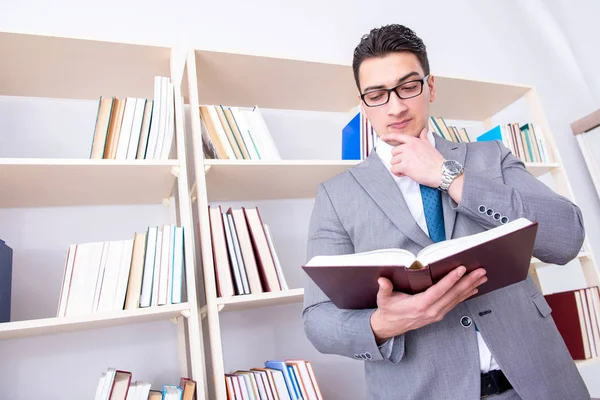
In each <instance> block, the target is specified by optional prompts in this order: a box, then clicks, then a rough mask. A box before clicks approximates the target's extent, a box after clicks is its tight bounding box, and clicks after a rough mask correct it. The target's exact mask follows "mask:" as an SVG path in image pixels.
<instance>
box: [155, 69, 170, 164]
mask: <svg viewBox="0 0 600 400" xmlns="http://www.w3.org/2000/svg"><path fill="white" fill-rule="evenodd" d="M160 85H161V89H160V91H161V97H160V121H159V124H158V135H157V137H156V147H155V148H154V151H153V153H152V159H154V160H158V159H159V158H160V155H161V152H162V148H163V143H164V141H165V136H166V135H167V129H168V126H169V109H168V108H169V78H167V77H164V76H163V77H161V78H160Z"/></svg>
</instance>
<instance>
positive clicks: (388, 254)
mask: <svg viewBox="0 0 600 400" xmlns="http://www.w3.org/2000/svg"><path fill="white" fill-rule="evenodd" d="M537 228H538V224H537V222H531V221H529V220H527V219H526V218H520V219H517V220H515V221H512V222H509V223H507V224H504V225H501V226H498V227H496V228H493V229H490V230H488V231H484V232H481V233H478V234H474V235H470V236H465V237H461V238H457V239H451V240H446V241H444V242H439V243H434V244H432V245H430V246H427V247H425V248H424V249H423V250H421V251H420V252H419V254H417V255H416V256H415V255H414V254H412V253H410V252H409V251H406V250H403V249H381V250H374V251H369V252H364V253H356V254H346V255H337V256H315V257H313V258H312V259H311V260H310V261H309V262H308V263H306V264H305V265H303V266H302V269H304V271H306V273H307V274H308V275H309V277H310V278H311V279H312V280H313V281H314V282H315V284H316V285H317V286H319V288H320V289H321V290H322V291H323V292H324V293H325V294H326V295H327V296H328V297H329V298H330V299H331V301H332V302H333V303H334V304H335V305H336V306H337V307H338V308H343V309H364V308H374V307H376V306H377V292H378V290H379V285H378V283H377V279H379V277H382V276H383V277H386V278H388V279H390V280H391V281H392V283H393V285H394V289H395V290H396V291H399V292H403V293H407V294H416V293H420V292H423V291H425V290H426V289H427V288H429V287H430V286H432V285H433V284H435V283H437V282H438V281H440V280H441V279H442V278H443V277H444V276H445V275H446V274H448V272H450V271H452V270H453V269H455V268H456V267H458V266H460V265H464V266H465V267H466V268H467V273H469V272H471V271H473V270H475V269H477V268H480V267H483V268H485V270H486V272H487V278H488V281H487V282H486V283H484V284H482V285H480V286H479V287H478V290H479V292H478V293H477V294H476V295H475V296H474V297H476V296H481V295H483V294H486V293H489V292H491V291H493V290H496V289H500V288H503V287H505V286H508V285H511V284H513V283H517V282H520V281H522V280H524V279H526V278H527V274H528V272H529V265H530V263H531V256H532V255H533V245H534V242H535V237H536V234H537Z"/></svg>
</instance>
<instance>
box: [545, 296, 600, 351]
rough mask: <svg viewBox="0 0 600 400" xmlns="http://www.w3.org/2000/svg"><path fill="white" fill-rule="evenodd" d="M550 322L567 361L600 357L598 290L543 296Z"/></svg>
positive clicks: (599, 302) (599, 301)
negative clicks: (547, 306) (564, 349)
mask: <svg viewBox="0 0 600 400" xmlns="http://www.w3.org/2000/svg"><path fill="white" fill-rule="evenodd" d="M544 297H545V298H546V301H547V302H548V305H549V306H550V308H551V309H552V318H553V319H554V323H555V324H556V327H557V328H558V331H559V332H560V334H561V336H562V337H563V340H564V341H565V344H566V345H567V348H568V349H569V352H570V353H571V357H573V359H574V360H587V359H589V358H596V357H600V295H599V292H598V287H596V286H594V287H588V288H585V289H578V290H569V291H565V292H560V293H552V294H547V295H545V296H544Z"/></svg>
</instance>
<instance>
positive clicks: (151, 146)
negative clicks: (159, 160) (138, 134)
mask: <svg viewBox="0 0 600 400" xmlns="http://www.w3.org/2000/svg"><path fill="white" fill-rule="evenodd" d="M165 95H166V94H165ZM162 96H163V92H162V79H161V77H160V76H155V77H154V105H153V109H152V121H151V123H150V133H149V134H148V145H147V147H146V157H145V158H146V160H152V159H153V158H154V152H155V151H156V146H157V143H158V138H159V135H160V124H161V113H162V108H163V107H162V104H161V102H162Z"/></svg>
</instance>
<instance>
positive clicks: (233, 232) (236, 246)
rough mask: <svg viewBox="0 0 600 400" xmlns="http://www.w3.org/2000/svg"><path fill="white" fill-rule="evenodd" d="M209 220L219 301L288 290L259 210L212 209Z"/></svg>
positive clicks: (267, 227)
mask: <svg viewBox="0 0 600 400" xmlns="http://www.w3.org/2000/svg"><path fill="white" fill-rule="evenodd" d="M209 217H210V231H211V238H212V250H213V260H214V266H215V277H216V284H217V296H218V297H231V296H234V295H242V294H257V293H263V292H277V291H281V290H287V289H288V285H287V282H286V280H285V277H284V276H283V271H282V269H281V264H280V262H279V258H278V257H277V252H276V251H275V246H274V245H273V238H272V237H271V232H270V229H269V226H268V225H267V224H264V223H263V222H262V219H261V217H260V212H259V211H258V208H246V207H242V208H240V209H233V208H229V209H228V210H227V211H222V209H221V206H216V207H215V206H209Z"/></svg>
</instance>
